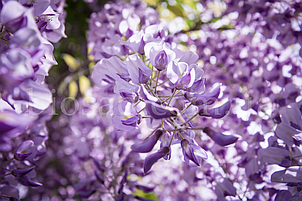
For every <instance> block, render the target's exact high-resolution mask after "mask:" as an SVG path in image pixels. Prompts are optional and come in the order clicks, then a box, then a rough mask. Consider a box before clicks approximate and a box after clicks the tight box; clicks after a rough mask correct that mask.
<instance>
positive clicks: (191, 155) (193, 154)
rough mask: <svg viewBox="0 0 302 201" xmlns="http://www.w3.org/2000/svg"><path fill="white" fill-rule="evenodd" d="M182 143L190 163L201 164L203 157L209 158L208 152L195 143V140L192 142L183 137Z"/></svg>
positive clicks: (185, 157)
mask: <svg viewBox="0 0 302 201" xmlns="http://www.w3.org/2000/svg"><path fill="white" fill-rule="evenodd" d="M180 144H181V148H182V153H183V155H184V160H185V162H186V163H187V164H188V165H191V166H200V165H201V161H202V159H207V158H208V156H207V153H206V152H205V151H204V150H203V149H202V148H201V147H200V146H198V145H197V144H195V143H194V141H193V140H191V142H190V141H189V140H187V139H182V140H181V143H180ZM192 162H193V163H192Z"/></svg>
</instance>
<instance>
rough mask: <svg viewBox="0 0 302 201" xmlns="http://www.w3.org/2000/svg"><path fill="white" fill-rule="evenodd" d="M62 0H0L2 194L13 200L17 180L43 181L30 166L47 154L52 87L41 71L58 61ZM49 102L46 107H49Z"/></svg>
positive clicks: (15, 194) (62, 19) (43, 71)
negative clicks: (55, 52)
mask: <svg viewBox="0 0 302 201" xmlns="http://www.w3.org/2000/svg"><path fill="white" fill-rule="evenodd" d="M64 5H65V1H37V2H31V1H22V2H21V3H19V2H18V1H1V2H0V9H1V12H0V26H1V30H0V31H1V32H0V53H1V57H0V93H1V99H0V108H1V109H0V116H1V118H0V119H1V120H0V121H1V134H0V141H1V144H0V151H1V156H0V160H1V174H0V178H1V179H0V183H1V189H0V192H1V193H0V197H1V198H3V199H4V198H7V199H11V200H12V199H13V200H17V199H19V192H18V190H17V189H16V181H17V183H18V182H19V183H21V184H23V185H25V186H41V185H42V184H40V183H38V182H36V181H34V180H33V178H34V177H35V173H34V167H35V166H36V161H37V160H38V159H39V158H40V156H41V155H43V154H45V152H46V149H45V141H46V140H47V139H48V133H47V129H46V127H45V122H46V121H47V120H49V119H50V118H51V113H52V111H51V108H49V106H50V104H51V102H52V93H51V91H50V90H49V89H48V88H47V86H46V85H45V76H47V75H48V71H49V70H50V68H51V67H52V66H53V65H55V64H57V63H56V61H55V59H54V56H53V53H52V52H53V45H52V44H51V43H50V42H58V41H59V39H60V38H61V37H65V34H64V29H65V28H64V18H65V14H64ZM47 108H49V109H47Z"/></svg>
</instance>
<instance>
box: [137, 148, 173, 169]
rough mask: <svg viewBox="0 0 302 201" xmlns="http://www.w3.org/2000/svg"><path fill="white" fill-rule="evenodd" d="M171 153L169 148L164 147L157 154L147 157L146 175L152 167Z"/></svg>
mask: <svg viewBox="0 0 302 201" xmlns="http://www.w3.org/2000/svg"><path fill="white" fill-rule="evenodd" d="M169 151H170V148H169V147H162V148H160V149H159V150H158V151H157V152H156V153H153V154H151V155H149V156H147V157H146V158H145V160H144V165H143V167H144V173H145V174H147V173H148V172H149V170H150V169H151V167H152V166H153V165H154V163H156V162H157V161H158V160H159V159H161V158H162V157H164V156H165V155H166V154H168V153H169Z"/></svg>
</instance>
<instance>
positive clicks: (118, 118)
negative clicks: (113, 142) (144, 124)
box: [112, 101, 141, 131]
mask: <svg viewBox="0 0 302 201" xmlns="http://www.w3.org/2000/svg"><path fill="white" fill-rule="evenodd" d="M140 121H141V116H140V114H138V113H137V111H136V109H135V108H134V107H133V106H132V104H131V103H129V102H125V101H123V102H119V103H117V104H116V105H115V106H114V107H113V115H112V123H113V125H114V126H115V127H116V128H118V129H120V130H125V131H133V130H134V129H135V128H137V126H138V124H139V123H140Z"/></svg>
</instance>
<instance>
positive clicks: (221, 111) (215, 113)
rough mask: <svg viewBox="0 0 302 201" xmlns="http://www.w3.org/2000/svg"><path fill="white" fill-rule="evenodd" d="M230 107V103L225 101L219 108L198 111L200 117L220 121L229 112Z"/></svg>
mask: <svg viewBox="0 0 302 201" xmlns="http://www.w3.org/2000/svg"><path fill="white" fill-rule="evenodd" d="M230 107H231V103H230V101H227V102H226V103H224V104H223V105H221V106H220V107H216V108H211V109H208V110H205V108H202V109H201V110H200V111H199V115H200V116H207V117H212V118H214V119H220V118H222V117H224V116H225V115H226V114H227V113H228V111H229V110H230Z"/></svg>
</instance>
